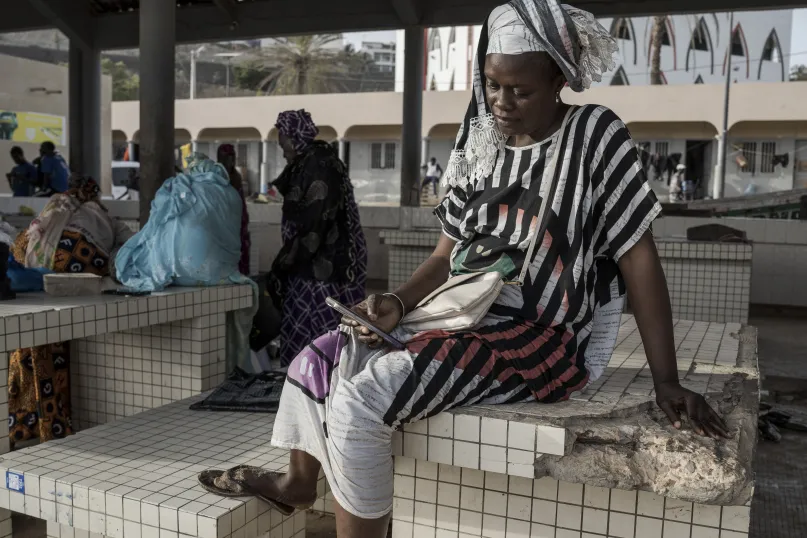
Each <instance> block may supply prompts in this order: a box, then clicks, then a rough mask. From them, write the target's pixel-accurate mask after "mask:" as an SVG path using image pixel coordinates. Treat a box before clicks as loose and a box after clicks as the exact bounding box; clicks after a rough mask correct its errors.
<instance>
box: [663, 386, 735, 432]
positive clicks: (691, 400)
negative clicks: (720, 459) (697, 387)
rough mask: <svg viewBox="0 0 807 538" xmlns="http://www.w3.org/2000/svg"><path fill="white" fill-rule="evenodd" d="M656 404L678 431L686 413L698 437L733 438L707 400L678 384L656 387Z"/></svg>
mask: <svg viewBox="0 0 807 538" xmlns="http://www.w3.org/2000/svg"><path fill="white" fill-rule="evenodd" d="M656 403H657V404H658V406H659V407H660V408H661V410H662V411H664V413H665V414H666V415H667V418H669V419H670V422H672V425H673V426H674V427H675V428H676V429H679V430H680V429H681V414H682V413H684V414H686V416H687V417H688V418H689V423H690V424H691V425H692V429H693V430H695V433H697V434H698V435H703V436H705V437H711V438H713V439H721V438H722V439H729V438H730V437H731V435H730V434H729V428H728V426H726V423H725V422H723V419H722V418H720V416H719V415H718V414H717V413H716V412H715V410H714V409H712V408H711V406H709V404H708V403H707V402H706V399H705V398H704V397H703V396H701V395H700V394H698V393H696V392H692V391H691V390H689V389H685V388H684V387H682V386H681V384H680V383H678V382H671V383H662V384H660V385H656Z"/></svg>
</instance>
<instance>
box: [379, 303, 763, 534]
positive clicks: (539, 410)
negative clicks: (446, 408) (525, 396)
mask: <svg viewBox="0 0 807 538" xmlns="http://www.w3.org/2000/svg"><path fill="white" fill-rule="evenodd" d="M675 337H676V343H677V348H678V361H679V362H678V364H679V369H680V376H681V379H682V383H683V384H684V386H687V387H688V388H690V389H692V390H695V391H698V392H701V393H704V394H708V398H709V400H710V402H711V403H712V404H713V405H715V406H717V407H719V408H720V409H721V411H722V413H723V414H724V415H725V416H726V418H727V421H728V422H729V424H730V426H731V427H732V429H733V430H734V431H735V432H736V435H735V437H734V439H732V440H728V441H719V442H715V441H713V440H709V439H704V438H699V437H697V436H695V435H694V434H693V433H692V432H691V431H689V430H687V431H684V432H677V431H675V430H674V429H673V428H672V427H671V426H669V423H668V421H667V419H666V418H665V417H664V416H663V415H662V413H661V412H660V411H658V410H657V408H656V406H655V404H654V403H653V401H654V393H653V384H652V378H651V375H650V372H649V369H648V366H647V361H646V358H645V355H644V350H643V348H642V345H641V338H640V336H639V333H638V329H637V328H636V324H635V321H634V319H633V318H632V317H630V316H624V317H623V322H622V326H621V329H620V335H619V340H618V342H617V348H616V350H615V352H614V355H613V357H612V359H611V362H610V364H609V367H608V369H607V371H606V373H605V374H604V375H603V377H602V378H601V379H599V380H597V381H596V382H595V383H594V384H593V385H592V386H590V387H589V388H588V389H587V390H586V391H585V392H583V393H582V394H579V395H577V396H576V397H574V398H573V399H572V400H570V401H568V402H564V403H560V404H553V405H539V404H534V403H527V404H517V405H506V406H476V407H469V408H463V409H459V410H456V411H455V412H452V413H443V414H441V415H438V416H436V417H433V418H431V419H429V420H427V421H422V422H419V423H415V424H412V425H411V426H407V427H405V428H404V431H403V432H401V433H400V434H396V437H395V439H396V441H395V446H394V453H395V454H396V458H395V499H394V507H393V537H394V538H425V537H427V536H428V537H430V538H471V537H480V536H482V537H487V538H527V537H532V538H601V537H609V538H747V537H748V530H749V506H750V498H751V495H752V493H753V475H752V470H751V462H752V459H753V451H754V447H755V444H756V421H757V419H756V416H757V405H758V401H759V399H758V398H759V389H758V370H757V365H756V331H755V330H754V329H753V328H748V327H746V328H742V327H741V326H740V325H739V324H728V325H726V324H720V323H706V322H687V321H678V322H676V326H675Z"/></svg>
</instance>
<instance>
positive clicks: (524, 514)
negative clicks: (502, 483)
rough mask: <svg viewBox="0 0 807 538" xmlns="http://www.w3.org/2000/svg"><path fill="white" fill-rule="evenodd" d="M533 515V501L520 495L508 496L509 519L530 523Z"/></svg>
mask: <svg viewBox="0 0 807 538" xmlns="http://www.w3.org/2000/svg"><path fill="white" fill-rule="evenodd" d="M531 515H532V499H531V498H530V497H522V496H520V495H512V494H510V495H508V496H507V517H508V518H509V519H519V520H523V521H530V516H531Z"/></svg>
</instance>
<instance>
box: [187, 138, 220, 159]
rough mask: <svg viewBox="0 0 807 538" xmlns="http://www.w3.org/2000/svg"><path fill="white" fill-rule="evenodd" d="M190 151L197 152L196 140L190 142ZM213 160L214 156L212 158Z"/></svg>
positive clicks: (197, 144)
mask: <svg viewBox="0 0 807 538" xmlns="http://www.w3.org/2000/svg"><path fill="white" fill-rule="evenodd" d="M191 151H192V152H194V153H196V152H198V151H199V141H198V140H191ZM213 158H215V155H214V156H213Z"/></svg>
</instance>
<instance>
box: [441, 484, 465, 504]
mask: <svg viewBox="0 0 807 538" xmlns="http://www.w3.org/2000/svg"><path fill="white" fill-rule="evenodd" d="M437 503H438V504H440V505H443V506H449V507H453V508H459V506H460V486H459V485H458V484H448V483H446V482H439V483H438V484H437Z"/></svg>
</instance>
